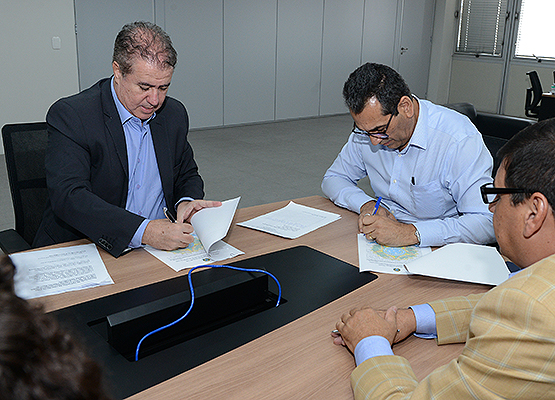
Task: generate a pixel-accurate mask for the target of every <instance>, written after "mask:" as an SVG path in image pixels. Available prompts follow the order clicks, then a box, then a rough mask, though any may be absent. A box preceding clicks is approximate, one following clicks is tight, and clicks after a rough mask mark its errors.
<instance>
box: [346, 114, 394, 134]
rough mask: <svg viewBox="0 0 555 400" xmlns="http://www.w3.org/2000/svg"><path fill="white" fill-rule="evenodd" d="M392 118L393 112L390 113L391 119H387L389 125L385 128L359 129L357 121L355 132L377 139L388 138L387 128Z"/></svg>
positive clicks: (354, 126) (354, 127) (354, 125)
mask: <svg viewBox="0 0 555 400" xmlns="http://www.w3.org/2000/svg"><path fill="white" fill-rule="evenodd" d="M392 118H393V114H390V116H389V121H387V125H386V126H385V128H382V127H380V128H376V129H373V130H371V131H363V130H362V129H359V128H358V127H357V125H356V123H354V124H353V133H358V134H359V135H366V136H371V137H375V138H376V139H387V138H388V137H389V135H388V134H387V133H386V132H387V128H389V124H390V123H391V119H392Z"/></svg>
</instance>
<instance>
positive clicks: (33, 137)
mask: <svg viewBox="0 0 555 400" xmlns="http://www.w3.org/2000/svg"><path fill="white" fill-rule="evenodd" d="M2 140H3V142H4V153H5V157H6V169H7V172H8V181H9V183H10V190H11V194H12V202H13V208H14V214H15V230H16V231H17V233H19V234H20V235H21V236H22V237H23V239H25V241H26V242H27V243H29V245H32V243H33V239H34V238H35V234H36V233H37V230H38V228H39V225H40V222H41V220H42V214H43V213H44V210H45V208H46V204H47V201H48V190H47V188H46V170H45V166H44V158H45V154H46V146H47V143H48V132H47V130H46V122H34V123H27V124H8V125H4V126H3V127H2Z"/></svg>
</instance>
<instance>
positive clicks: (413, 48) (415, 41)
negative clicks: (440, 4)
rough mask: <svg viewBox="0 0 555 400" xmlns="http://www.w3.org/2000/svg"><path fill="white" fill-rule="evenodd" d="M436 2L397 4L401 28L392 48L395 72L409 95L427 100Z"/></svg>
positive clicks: (422, 0)
mask: <svg viewBox="0 0 555 400" xmlns="http://www.w3.org/2000/svg"><path fill="white" fill-rule="evenodd" d="M434 9H435V0H399V13H400V20H401V21H402V24H401V25H400V27H399V30H400V32H399V36H398V38H399V40H398V41H397V43H396V46H395V49H396V51H395V60H394V63H395V69H396V70H397V71H398V72H399V73H400V74H401V75H402V76H403V78H404V79H405V81H406V82H407V84H408V85H409V87H410V90H411V91H412V93H414V94H415V95H417V96H418V97H420V98H426V95H427V90H428V73H429V70H430V55H431V50H432V33H433V25H434Z"/></svg>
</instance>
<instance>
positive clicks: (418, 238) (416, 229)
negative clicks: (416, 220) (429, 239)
mask: <svg viewBox="0 0 555 400" xmlns="http://www.w3.org/2000/svg"><path fill="white" fill-rule="evenodd" d="M413 226H414V225H413ZM414 236H416V240H418V242H416V244H417V245H419V244H420V242H421V240H422V239H420V232H418V228H417V227H416V226H414Z"/></svg>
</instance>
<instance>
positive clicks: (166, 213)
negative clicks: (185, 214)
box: [164, 207, 176, 224]
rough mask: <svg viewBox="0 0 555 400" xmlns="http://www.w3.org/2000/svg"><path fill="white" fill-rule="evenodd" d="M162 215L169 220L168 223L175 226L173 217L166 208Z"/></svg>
mask: <svg viewBox="0 0 555 400" xmlns="http://www.w3.org/2000/svg"><path fill="white" fill-rule="evenodd" d="M164 215H165V216H166V218H167V219H169V220H170V222H171V223H172V224H175V222H176V221H175V218H174V217H173V215H172V214H171V213H170V212H169V210H168V207H164Z"/></svg>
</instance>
